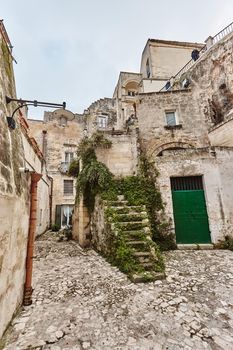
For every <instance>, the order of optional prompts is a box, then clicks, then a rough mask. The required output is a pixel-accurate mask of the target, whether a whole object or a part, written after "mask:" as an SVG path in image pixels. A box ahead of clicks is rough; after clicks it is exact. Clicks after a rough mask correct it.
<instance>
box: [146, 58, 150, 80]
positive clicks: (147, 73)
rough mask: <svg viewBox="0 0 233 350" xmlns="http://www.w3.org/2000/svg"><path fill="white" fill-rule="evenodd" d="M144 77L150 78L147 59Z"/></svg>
mask: <svg viewBox="0 0 233 350" xmlns="http://www.w3.org/2000/svg"><path fill="white" fill-rule="evenodd" d="M146 76H147V78H150V63H149V58H148V59H147V61H146Z"/></svg>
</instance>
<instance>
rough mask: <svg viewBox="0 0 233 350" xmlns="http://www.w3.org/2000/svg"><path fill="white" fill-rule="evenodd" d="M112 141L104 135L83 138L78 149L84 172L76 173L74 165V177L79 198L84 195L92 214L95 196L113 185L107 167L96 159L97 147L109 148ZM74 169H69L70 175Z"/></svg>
mask: <svg viewBox="0 0 233 350" xmlns="http://www.w3.org/2000/svg"><path fill="white" fill-rule="evenodd" d="M111 144H112V143H111V141H109V140H108V139H106V138H105V137H104V135H103V134H102V133H99V132H98V133H95V134H93V135H92V137H91V138H83V139H82V141H81V142H80V144H79V146H78V149H77V156H78V159H77V160H76V162H78V161H79V159H81V161H82V166H83V168H82V170H81V172H80V173H77V172H76V169H77V164H76V168H75V164H74V165H73V169H74V171H72V173H73V174H74V175H73V176H77V185H76V186H77V198H78V199H79V198H80V195H81V194H82V195H83V198H84V203H85V205H86V207H87V208H88V210H89V212H90V213H91V212H92V211H93V208H94V203H95V196H96V195H97V194H98V193H101V192H103V190H104V189H108V188H109V187H111V185H112V179H113V175H112V174H111V172H110V171H109V170H108V168H107V167H106V165H104V164H103V163H101V162H99V161H98V160H97V158H96V154H95V149H96V148H97V147H104V148H109V147H111ZM71 170H72V169H69V173H70V171H71Z"/></svg>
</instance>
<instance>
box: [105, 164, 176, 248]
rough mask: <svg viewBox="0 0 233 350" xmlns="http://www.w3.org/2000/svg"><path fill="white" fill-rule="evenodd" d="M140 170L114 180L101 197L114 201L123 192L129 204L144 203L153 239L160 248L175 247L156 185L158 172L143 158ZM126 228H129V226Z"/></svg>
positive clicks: (139, 204) (140, 204)
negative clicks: (137, 173) (134, 174)
mask: <svg viewBox="0 0 233 350" xmlns="http://www.w3.org/2000/svg"><path fill="white" fill-rule="evenodd" d="M141 171H143V173H142V174H141V175H140V176H127V177H125V178H123V179H120V180H115V181H114V182H112V184H110V186H109V188H108V190H106V191H104V192H103V193H101V197H102V199H104V200H110V201H116V200H117V195H118V194H124V196H125V199H126V200H127V201H128V202H129V204H130V205H131V206H142V205H145V206H146V211H147V214H148V218H149V221H150V225H151V231H152V238H153V240H154V241H155V242H157V243H158V244H159V246H160V247H161V249H162V250H170V249H176V244H175V240H174V235H173V233H171V231H170V222H167V220H166V219H165V215H164V205H163V202H162V198H161V194H160V191H159V189H158V188H157V186H156V178H157V176H158V172H157V171H156V170H153V163H149V162H148V161H147V160H146V159H145V158H143V161H142V163H141ZM112 204H114V203H112ZM112 204H111V205H112ZM116 204H117V203H116ZM129 221H130V220H129ZM129 226H130V224H129ZM138 228H139V229H140V227H138ZM128 229H129V230H130V227H128ZM132 229H135V228H132Z"/></svg>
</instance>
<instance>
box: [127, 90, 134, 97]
mask: <svg viewBox="0 0 233 350" xmlns="http://www.w3.org/2000/svg"><path fill="white" fill-rule="evenodd" d="M135 95H136V91H131V90H128V96H135Z"/></svg>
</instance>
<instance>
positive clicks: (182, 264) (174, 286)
mask: <svg viewBox="0 0 233 350" xmlns="http://www.w3.org/2000/svg"><path fill="white" fill-rule="evenodd" d="M35 255H36V258H35V260H34V272H33V288H34V292H33V304H32V305H31V306H29V307H22V309H21V311H20V312H19V314H18V315H17V316H16V317H15V319H14V320H13V321H12V325H11V327H10V328H9V330H8V332H7V333H6V336H5V339H3V340H5V346H4V347H3V349H5V350H28V349H41V350H60V349H61V350H84V349H90V350H92V349H93V350H117V349H119V350H160V349H161V350H175V349H197V350H198V349H200V350H203V349H207V350H211V349H213V350H221V349H223V350H225V349H227V350H231V349H232V350H233V286H232V284H229V281H231V279H232V276H233V253H232V252H230V251H224V250H222V251H216V250H209V251H204V250H197V251H183V250H177V251H173V252H167V253H165V254H164V256H165V261H166V275H167V278H166V279H165V280H159V281H154V282H150V283H147V284H143V283H142V284H134V283H132V282H130V281H129V280H128V279H127V277H126V276H125V275H124V274H122V273H121V272H120V271H119V270H118V269H117V268H115V267H112V266H111V265H109V264H108V263H107V262H106V261H105V260H104V259H103V257H101V256H99V255H98V254H97V253H96V252H94V251H93V250H85V251H84V250H82V249H81V248H80V247H79V246H78V245H77V244H76V243H75V242H73V241H68V242H57V238H56V234H51V232H50V233H46V234H45V235H43V236H41V237H40V238H39V239H38V240H37V242H36V252H35Z"/></svg>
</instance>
